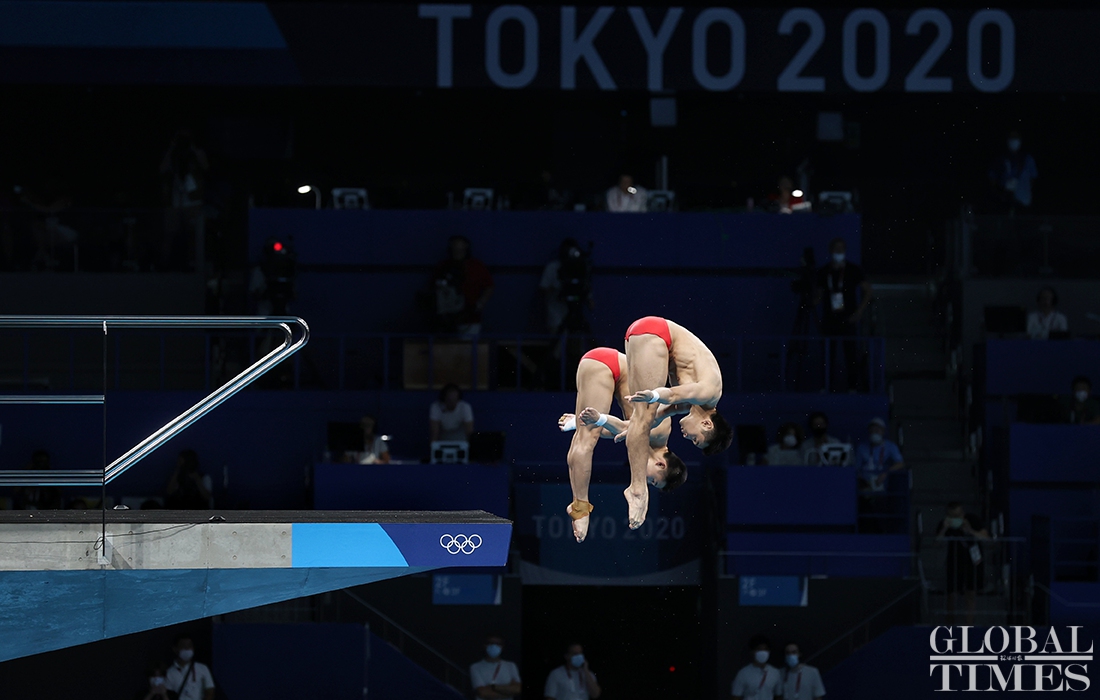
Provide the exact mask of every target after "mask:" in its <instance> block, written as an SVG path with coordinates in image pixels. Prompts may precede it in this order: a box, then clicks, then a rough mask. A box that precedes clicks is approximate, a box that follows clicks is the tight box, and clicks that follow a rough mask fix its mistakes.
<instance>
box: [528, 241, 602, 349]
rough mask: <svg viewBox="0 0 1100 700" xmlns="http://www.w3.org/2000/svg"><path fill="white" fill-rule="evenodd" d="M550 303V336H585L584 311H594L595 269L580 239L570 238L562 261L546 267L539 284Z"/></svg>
mask: <svg viewBox="0 0 1100 700" xmlns="http://www.w3.org/2000/svg"><path fill="white" fill-rule="evenodd" d="M539 289H541V290H542V294H543V298H544V299H545V301H546V328H547V330H548V331H549V332H550V333H553V334H557V333H560V332H562V331H568V332H585V331H587V330H588V328H589V326H588V319H587V318H585V315H584V309H585V307H586V306H587V307H588V308H592V306H593V304H592V265H591V262H590V258H589V254H588V253H586V252H585V251H584V250H582V249H581V246H580V244H579V243H577V241H576V239H573V238H566V239H565V240H563V241H562V242H561V246H559V248H558V257H557V258H555V259H554V260H551V261H550V262H548V263H546V267H544V268H543V269H542V280H541V281H540V282H539Z"/></svg>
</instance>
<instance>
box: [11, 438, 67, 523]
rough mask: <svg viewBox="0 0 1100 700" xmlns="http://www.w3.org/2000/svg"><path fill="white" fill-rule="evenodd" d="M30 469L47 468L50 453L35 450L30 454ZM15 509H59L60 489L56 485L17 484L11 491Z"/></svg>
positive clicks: (48, 466)
mask: <svg viewBox="0 0 1100 700" xmlns="http://www.w3.org/2000/svg"><path fill="white" fill-rule="evenodd" d="M30 468H31V469H43V470H45V469H49V468H50V453H49V452H47V451H46V450H35V451H34V454H32V455H31V466H30ZM12 507H13V508H15V510H61V489H59V488H57V487H56V486H18V487H16V488H15V490H14V492H13V493H12Z"/></svg>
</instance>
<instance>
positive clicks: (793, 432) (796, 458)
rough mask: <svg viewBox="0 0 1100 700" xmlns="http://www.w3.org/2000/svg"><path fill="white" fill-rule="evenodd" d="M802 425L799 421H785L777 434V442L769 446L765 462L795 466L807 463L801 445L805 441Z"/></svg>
mask: <svg viewBox="0 0 1100 700" xmlns="http://www.w3.org/2000/svg"><path fill="white" fill-rule="evenodd" d="M805 439H806V438H805V435H804V434H803V432H802V426H800V425H799V424H798V423H784V424H783V425H781V426H779V430H778V431H777V432H776V435H775V444H774V445H772V446H771V447H769V448H768V453H767V454H766V455H764V463H765V464H770V465H773V466H774V465H784V466H795V465H799V464H805V461H804V459H803V457H802V450H801V449H800V448H801V445H802V443H803V442H804V441H805Z"/></svg>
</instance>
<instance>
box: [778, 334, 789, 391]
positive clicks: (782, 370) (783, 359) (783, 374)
mask: <svg viewBox="0 0 1100 700" xmlns="http://www.w3.org/2000/svg"><path fill="white" fill-rule="evenodd" d="M787 342H788V339H787V338H783V339H782V340H780V342H779V390H780V391H786V390H787Z"/></svg>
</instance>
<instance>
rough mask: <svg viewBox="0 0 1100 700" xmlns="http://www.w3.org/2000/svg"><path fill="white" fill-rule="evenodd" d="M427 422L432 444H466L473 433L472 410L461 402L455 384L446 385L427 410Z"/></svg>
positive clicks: (459, 393)
mask: <svg viewBox="0 0 1100 700" xmlns="http://www.w3.org/2000/svg"><path fill="white" fill-rule="evenodd" d="M428 421H429V425H430V427H431V435H432V442H440V441H443V442H467V441H468V440H469V439H470V436H471V435H472V434H473V432H474V409H473V407H472V406H470V404H468V403H466V402H465V401H463V400H462V390H461V389H459V388H458V385H457V384H448V385H447V386H445V387H443V390H442V391H440V392H439V400H438V401H435V402H433V403H432V405H431V408H430V409H428Z"/></svg>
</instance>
